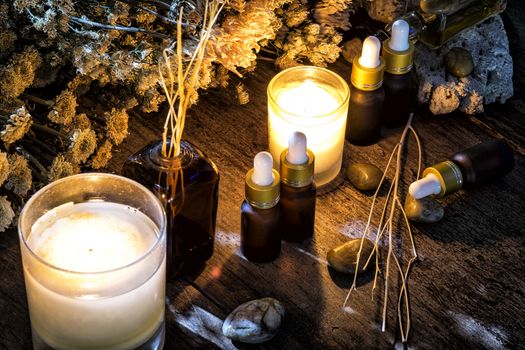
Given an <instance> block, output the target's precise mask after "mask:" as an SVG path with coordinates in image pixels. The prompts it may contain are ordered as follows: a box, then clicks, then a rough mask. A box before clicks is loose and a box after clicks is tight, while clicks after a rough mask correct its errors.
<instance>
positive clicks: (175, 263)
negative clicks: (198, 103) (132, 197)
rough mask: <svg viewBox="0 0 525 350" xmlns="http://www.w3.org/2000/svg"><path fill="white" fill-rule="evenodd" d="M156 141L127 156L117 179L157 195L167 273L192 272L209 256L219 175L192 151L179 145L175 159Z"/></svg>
mask: <svg viewBox="0 0 525 350" xmlns="http://www.w3.org/2000/svg"><path fill="white" fill-rule="evenodd" d="M161 147H162V143H161V142H159V141H157V142H153V143H151V144H149V145H148V146H146V147H144V148H143V149H142V150H140V151H139V152H137V153H135V154H134V155H132V156H130V157H129V158H128V160H127V161H126V162H125V163H124V166H123V168H122V175H124V176H126V177H128V178H131V179H133V180H135V181H137V182H139V183H141V184H143V185H144V186H146V187H147V188H149V189H150V190H152V191H153V192H154V193H156V194H157V196H158V197H159V199H160V200H161V202H162V204H163V205H164V208H165V210H166V215H167V219H168V220H167V222H168V227H167V240H168V242H167V260H166V261H167V270H168V271H167V275H168V277H174V276H178V275H181V274H193V273H195V272H198V271H200V270H201V269H202V267H203V266H204V264H205V262H206V261H207V260H208V259H209V258H210V257H211V256H212V255H213V245H214V238H215V223H216V219H217V205H218V193H219V192H218V191H219V171H218V169H217V167H216V166H215V164H213V162H212V161H211V160H210V159H209V158H208V157H207V156H206V155H205V154H204V153H202V152H201V151H200V150H199V149H198V148H197V147H195V146H194V145H192V144H191V143H189V142H187V141H182V142H181V152H180V155H179V156H178V157H176V158H165V157H163V156H162V154H161Z"/></svg>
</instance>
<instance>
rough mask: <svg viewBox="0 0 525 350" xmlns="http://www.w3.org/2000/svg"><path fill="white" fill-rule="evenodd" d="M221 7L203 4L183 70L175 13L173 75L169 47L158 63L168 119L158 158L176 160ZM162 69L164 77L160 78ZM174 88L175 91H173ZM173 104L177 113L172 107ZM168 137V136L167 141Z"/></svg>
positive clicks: (213, 4)
mask: <svg viewBox="0 0 525 350" xmlns="http://www.w3.org/2000/svg"><path fill="white" fill-rule="evenodd" d="M223 7H224V3H222V2H221V1H211V2H209V1H206V6H205V13H204V17H203V23H202V27H203V29H202V30H201V31H200V34H199V43H198V45H197V47H196V49H195V51H194V52H193V55H192V57H191V60H190V61H189V62H188V63H187V64H186V66H185V67H184V60H183V53H182V49H183V41H182V13H183V8H181V10H180V13H179V20H178V22H177V42H176V52H175V55H176V59H177V67H176V69H177V72H176V74H174V72H173V70H174V69H173V67H172V64H171V58H170V55H172V54H173V50H172V48H171V47H169V48H167V49H165V50H163V53H162V54H163V57H162V58H163V59H162V60H160V61H159V75H160V79H161V85H162V88H163V90H164V92H165V95H166V99H167V101H168V106H169V110H168V115H167V116H166V121H165V123H164V132H163V134H162V154H163V155H164V156H165V157H168V158H173V157H177V156H178V155H179V153H180V141H181V138H182V132H183V131H184V124H185V121H186V111H187V109H188V106H189V103H190V101H191V99H192V97H193V95H194V94H195V93H196V90H197V88H198V86H197V78H198V76H199V73H200V68H201V65H202V62H203V60H204V54H205V52H206V47H207V44H208V40H209V38H210V36H211V33H212V29H213V25H214V24H215V22H216V20H217V17H218V15H219V13H220V12H221V10H222V8H223ZM164 68H165V69H166V71H167V73H168V76H167V78H166V77H165V76H164ZM175 85H177V88H176V89H175ZM176 104H177V111H175V105H176ZM168 134H170V135H171V137H170V139H169V141H168Z"/></svg>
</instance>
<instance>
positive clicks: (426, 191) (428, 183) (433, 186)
mask: <svg viewBox="0 0 525 350" xmlns="http://www.w3.org/2000/svg"><path fill="white" fill-rule="evenodd" d="M440 192H441V183H440V182H439V179H438V177H437V176H436V175H434V174H428V175H427V176H425V177H424V178H422V179H420V180H417V181H415V182H413V183H412V184H410V187H409V188H408V193H410V195H411V196H412V197H414V198H415V199H421V198H424V197H427V196H430V195H433V194H438V193H440Z"/></svg>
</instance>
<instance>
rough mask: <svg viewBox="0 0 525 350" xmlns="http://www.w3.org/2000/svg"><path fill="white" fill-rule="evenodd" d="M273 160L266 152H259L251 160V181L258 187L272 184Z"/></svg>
mask: <svg viewBox="0 0 525 350" xmlns="http://www.w3.org/2000/svg"><path fill="white" fill-rule="evenodd" d="M272 168H273V158H272V155H271V154H270V153H268V152H259V153H257V155H256V156H255V158H254V159H253V174H252V181H253V182H254V183H255V184H256V185H259V186H269V185H271V184H272V183H273V180H274V178H273V174H272Z"/></svg>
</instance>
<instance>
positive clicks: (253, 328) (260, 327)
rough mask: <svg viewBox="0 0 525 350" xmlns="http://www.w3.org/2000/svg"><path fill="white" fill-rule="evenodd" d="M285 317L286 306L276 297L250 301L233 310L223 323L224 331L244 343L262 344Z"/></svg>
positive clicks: (273, 334)
mask: <svg viewBox="0 0 525 350" xmlns="http://www.w3.org/2000/svg"><path fill="white" fill-rule="evenodd" d="M283 317H284V307H283V305H282V304H281V303H280V302H279V301H278V300H276V299H273V298H262V299H255V300H251V301H248V302H246V303H244V304H241V305H239V306H238V307H237V308H236V309H235V310H233V311H232V312H231V313H230V314H229V315H228V317H227V318H226V320H224V323H223V324H222V333H223V334H224V335H225V336H226V337H228V338H230V339H233V340H237V341H240V342H243V343H250V344H260V343H264V342H265V341H268V340H270V339H272V338H273V337H274V336H275V334H277V331H278V330H279V327H280V326H281V322H282V319H283Z"/></svg>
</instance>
